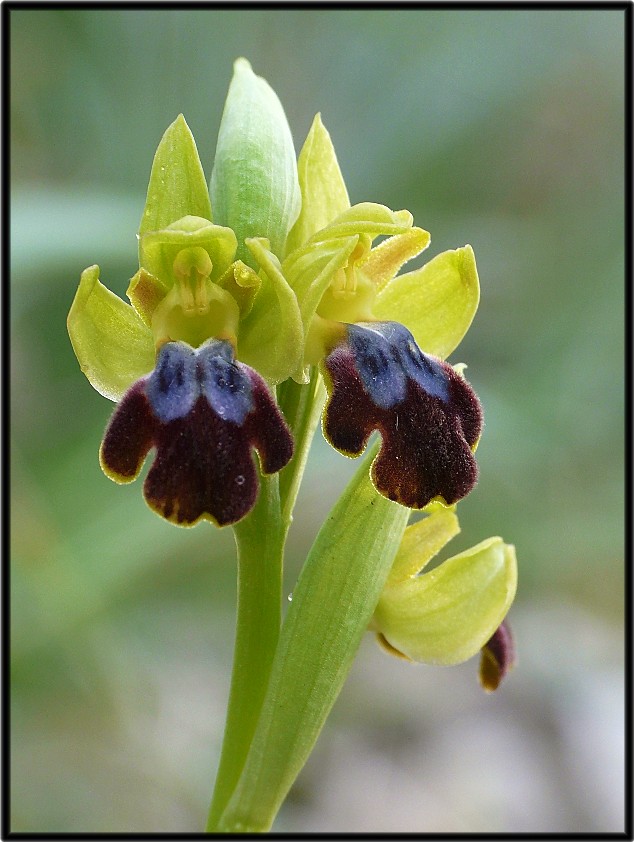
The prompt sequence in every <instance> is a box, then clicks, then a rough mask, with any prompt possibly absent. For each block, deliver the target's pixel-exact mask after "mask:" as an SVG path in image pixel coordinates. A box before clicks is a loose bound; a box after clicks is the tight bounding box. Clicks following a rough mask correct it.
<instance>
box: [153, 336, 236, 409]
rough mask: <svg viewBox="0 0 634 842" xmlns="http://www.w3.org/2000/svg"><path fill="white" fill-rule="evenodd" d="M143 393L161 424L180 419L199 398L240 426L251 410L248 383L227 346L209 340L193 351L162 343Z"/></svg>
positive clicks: (215, 340)
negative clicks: (145, 394) (203, 398)
mask: <svg viewBox="0 0 634 842" xmlns="http://www.w3.org/2000/svg"><path fill="white" fill-rule="evenodd" d="M146 393H147V397H148V400H149V401H150V404H151V406H152V409H153V410H154V412H155V413H156V416H157V417H158V418H159V420H160V421H161V422H163V423H164V424H166V423H169V422H170V421H175V420H176V419H177V418H184V417H185V416H186V415H187V414H188V413H189V412H190V411H191V410H192V408H193V406H194V404H195V403H196V401H197V400H198V398H199V397H200V396H201V395H202V396H204V397H205V399H206V400H207V403H208V404H209V406H210V407H211V409H212V410H213V411H214V412H215V413H216V414H217V415H218V416H219V417H220V418H222V419H223V420H224V421H231V422H233V423H234V424H242V423H243V422H244V419H245V418H246V416H247V415H248V413H249V412H250V411H251V410H252V409H253V394H252V387H251V382H250V380H249V378H248V376H247V375H246V373H245V372H243V371H242V370H241V369H240V368H239V367H238V366H237V365H236V363H235V362H234V354H233V348H232V347H231V344H230V343H229V342H226V341H224V340H221V339H210V340H208V341H207V342H205V343H204V345H201V346H200V348H198V349H194V348H192V347H190V346H189V345H187V344H186V343H185V342H166V343H165V344H164V345H163V346H162V348H161V349H160V351H159V354H158V359H157V362H156V368H155V369H154V371H153V372H152V374H151V375H150V376H149V377H148V380H147V385H146Z"/></svg>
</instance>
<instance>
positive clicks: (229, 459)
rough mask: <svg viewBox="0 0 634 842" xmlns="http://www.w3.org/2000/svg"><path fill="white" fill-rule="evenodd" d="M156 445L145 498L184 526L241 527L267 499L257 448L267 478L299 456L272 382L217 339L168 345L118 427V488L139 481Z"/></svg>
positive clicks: (109, 437)
mask: <svg viewBox="0 0 634 842" xmlns="http://www.w3.org/2000/svg"><path fill="white" fill-rule="evenodd" d="M152 447H154V448H156V456H155V458H154V462H153V464H152V467H151V468H150V471H149V473H148V475H147V477H146V480H145V483H144V486H143V493H144V496H145V499H146V501H147V503H148V505H149V506H150V507H151V508H152V509H153V510H154V511H155V512H157V513H158V514H159V515H161V516H162V517H164V518H166V519H167V520H169V521H171V522H173V523H177V524H179V525H182V526H193V525H194V524H195V523H197V522H198V521H199V520H201V519H203V520H209V521H211V522H213V523H215V524H216V525H218V526H226V525H228V524H231V523H236V522H237V521H239V520H241V519H242V518H243V517H244V516H245V515H246V514H248V512H249V511H250V510H251V509H252V508H253V506H254V505H255V501H256V499H257V494H258V472H257V469H256V465H255V463H254V460H253V455H252V450H253V449H255V450H256V451H257V452H258V455H259V459H260V466H261V469H262V472H263V473H264V474H272V473H275V472H277V471H279V470H281V469H282V468H283V467H284V466H285V465H286V464H287V463H288V461H289V460H290V458H291V456H292V454H293V440H292V437H291V434H290V431H289V429H288V426H287V425H286V422H285V420H284V418H283V416H282V414H281V413H280V410H279V409H278V407H277V405H276V403H275V401H274V399H273V397H272V395H271V393H270V391H269V388H268V386H267V384H266V382H265V381H264V380H263V378H262V377H260V375H259V374H258V373H257V372H256V371H254V370H253V369H252V368H250V367H249V366H246V365H244V364H243V363H240V362H238V361H237V360H235V359H234V353H233V348H232V347H231V345H230V343H229V342H226V341H224V340H214V339H212V340H209V341H208V342H206V343H205V344H204V345H202V346H201V347H200V348H198V349H194V348H191V347H190V346H189V345H186V344H185V343H184V342H168V343H166V344H165V345H163V346H162V348H161V350H160V351H159V354H158V358H157V363H156V368H155V369H154V371H153V372H152V374H150V375H149V376H147V377H144V378H142V379H141V380H138V381H137V382H136V383H135V384H134V385H133V386H132V387H131V388H130V389H129V390H128V392H127V393H126V394H125V395H124V397H123V399H122V400H121V402H120V404H119V405H118V407H117V409H116V410H115V412H114V415H113V416H112V419H111V420H110V423H109V425H108V428H107V429H106V433H105V435H104V439H103V442H102V445H101V451H100V459H101V464H102V467H103V469H104V471H105V472H106V474H107V475H108V476H109V477H111V478H112V479H114V480H115V481H117V482H131V481H132V480H134V479H136V477H137V476H138V474H139V472H140V470H141V467H142V466H143V463H144V461H145V459H146V457H147V454H148V453H149V451H150V449H151V448H152Z"/></svg>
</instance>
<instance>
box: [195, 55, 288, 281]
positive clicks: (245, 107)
mask: <svg viewBox="0 0 634 842" xmlns="http://www.w3.org/2000/svg"><path fill="white" fill-rule="evenodd" d="M210 189H211V197H212V204H213V208H214V215H215V218H216V221H218V222H220V223H222V224H223V225H227V226H229V227H230V228H232V229H233V230H234V231H235V233H236V237H237V238H238V251H237V257H238V258H239V259H240V260H243V261H244V262H245V263H247V264H250V265H253V257H252V255H251V252H250V251H249V249H248V247H247V245H246V243H245V240H246V239H247V238H250V237H263V238H266V239H268V240H269V243H270V247H271V250H272V251H273V253H274V254H276V255H277V256H278V257H282V256H283V255H284V249H285V243H286V238H287V236H288V232H289V231H290V230H291V228H292V226H293V224H294V222H295V220H296V219H297V216H298V214H299V210H300V204H301V196H300V190H299V182H298V177H297V163H296V161H295V149H294V146H293V139H292V137H291V131H290V128H289V126H288V123H287V121H286V116H285V114H284V110H283V108H282V105H281V103H280V101H279V99H278V98H277V95H276V94H275V92H274V91H273V89H272V88H271V87H270V86H269V84H268V83H267V82H266V81H265V80H264V79H261V78H260V77H259V76H256V75H255V74H254V73H253V71H252V69H251V65H250V64H249V62H248V61H247V60H246V59H244V58H241V59H238V60H237V61H236V62H235V64H234V74H233V79H232V81H231V85H230V86H229V92H228V94H227V101H226V103H225V108H224V112H223V115H222V122H221V124H220V131H219V133H218V144H217V146H216V158H215V161H214V167H213V170H212V173H211V188H210Z"/></svg>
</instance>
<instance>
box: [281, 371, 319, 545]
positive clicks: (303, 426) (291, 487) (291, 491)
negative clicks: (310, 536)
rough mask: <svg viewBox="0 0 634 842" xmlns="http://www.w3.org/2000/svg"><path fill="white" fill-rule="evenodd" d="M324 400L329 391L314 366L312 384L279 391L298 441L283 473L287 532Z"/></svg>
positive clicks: (286, 385)
mask: <svg viewBox="0 0 634 842" xmlns="http://www.w3.org/2000/svg"><path fill="white" fill-rule="evenodd" d="M325 397H326V388H325V386H324V381H323V378H322V376H321V373H320V371H319V368H318V367H317V366H313V367H312V370H311V376H310V382H309V383H307V384H305V385H300V384H299V383H296V382H295V381H294V380H291V379H289V380H287V381H286V382H285V383H284V384H283V385H282V386H280V388H279V404H280V409H281V410H282V412H283V413H284V417H285V418H286V421H287V422H288V424H289V426H290V428H291V430H292V431H293V440H294V442H295V452H294V453H293V458H292V459H291V461H290V462H289V464H288V465H287V466H286V467H285V468H284V470H283V471H282V472H281V474H280V500H281V505H282V521H283V522H284V524H285V525H286V528H287V529H288V527H289V526H290V523H291V518H292V513H293V507H294V506H295V500H296V499H297V493H298V491H299V486H300V484H301V481H302V476H303V474H304V468H305V467H306V460H307V459H308V453H309V451H310V446H311V444H312V441H313V436H314V434H315V430H316V429H317V424H318V423H319V418H320V416H321V411H322V409H323V405H324V400H325Z"/></svg>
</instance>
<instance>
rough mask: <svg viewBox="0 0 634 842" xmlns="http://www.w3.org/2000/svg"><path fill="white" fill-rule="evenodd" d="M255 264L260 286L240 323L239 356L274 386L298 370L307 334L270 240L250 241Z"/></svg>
mask: <svg viewBox="0 0 634 842" xmlns="http://www.w3.org/2000/svg"><path fill="white" fill-rule="evenodd" d="M247 246H248V248H249V252H250V254H251V255H252V260H253V261H254V262H255V264H256V265H258V266H259V267H260V277H261V279H262V283H261V286H260V288H259V290H258V292H257V295H256V296H255V298H254V300H253V303H252V305H251V309H250V310H249V312H248V314H247V315H246V316H245V317H244V319H243V320H242V321H241V322H240V333H239V336H238V356H239V358H240V360H241V361H242V362H244V363H246V364H247V365H250V366H252V367H253V368H255V369H256V370H257V371H259V372H260V374H261V375H262V376H263V377H264V378H265V379H266V380H268V381H269V383H271V384H272V385H275V384H276V383H281V382H282V381H283V380H286V379H287V378H288V377H290V375H291V374H292V373H293V372H294V371H295V370H296V369H297V368H298V366H299V364H300V362H301V359H302V355H303V350H304V331H303V328H302V319H301V315H300V312H299V306H298V304H297V298H296V297H295V293H294V292H293V290H292V289H291V288H290V286H289V285H288V283H287V281H286V278H285V277H284V275H283V274H282V267H281V266H280V262H279V260H278V259H277V257H276V256H275V254H273V252H272V251H271V247H270V244H269V242H268V240H266V239H264V238H257V237H256V238H247Z"/></svg>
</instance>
